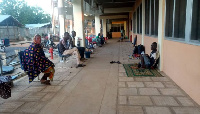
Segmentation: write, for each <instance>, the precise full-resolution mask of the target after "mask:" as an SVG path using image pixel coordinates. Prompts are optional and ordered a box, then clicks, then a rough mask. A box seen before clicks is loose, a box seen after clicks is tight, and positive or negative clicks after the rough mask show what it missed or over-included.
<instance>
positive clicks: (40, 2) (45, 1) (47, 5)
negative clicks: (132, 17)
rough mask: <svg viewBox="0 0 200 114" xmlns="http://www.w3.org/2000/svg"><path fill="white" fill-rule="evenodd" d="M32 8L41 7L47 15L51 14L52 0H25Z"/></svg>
mask: <svg viewBox="0 0 200 114" xmlns="http://www.w3.org/2000/svg"><path fill="white" fill-rule="evenodd" d="M25 1H26V2H27V4H28V5H30V6H39V7H41V8H42V9H43V10H44V11H45V12H46V13H51V0H25Z"/></svg>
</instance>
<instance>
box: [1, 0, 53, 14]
mask: <svg viewBox="0 0 200 114" xmlns="http://www.w3.org/2000/svg"><path fill="white" fill-rule="evenodd" d="M1 1H2V0H0V2H1ZM25 1H26V2H27V4H28V5H30V6H38V7H41V8H42V9H43V10H44V11H45V12H46V13H49V14H51V0H25Z"/></svg>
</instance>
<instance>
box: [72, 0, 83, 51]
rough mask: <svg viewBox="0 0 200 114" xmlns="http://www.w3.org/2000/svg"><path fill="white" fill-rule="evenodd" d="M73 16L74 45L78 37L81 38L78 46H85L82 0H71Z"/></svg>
mask: <svg viewBox="0 0 200 114" xmlns="http://www.w3.org/2000/svg"><path fill="white" fill-rule="evenodd" d="M73 16H74V31H75V32H76V38H75V45H76V46H77V41H78V38H79V39H81V40H80V42H81V43H80V46H81V47H85V33H84V15H83V0H73Z"/></svg>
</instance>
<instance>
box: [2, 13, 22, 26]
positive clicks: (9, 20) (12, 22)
mask: <svg viewBox="0 0 200 114" xmlns="http://www.w3.org/2000/svg"><path fill="white" fill-rule="evenodd" d="M0 26H22V24H21V23H20V22H19V21H18V20H17V19H15V18H14V17H13V16H11V15H0Z"/></svg>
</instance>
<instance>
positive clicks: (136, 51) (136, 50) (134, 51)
mask: <svg viewBox="0 0 200 114" xmlns="http://www.w3.org/2000/svg"><path fill="white" fill-rule="evenodd" d="M133 54H138V47H137V46H135V47H134V49H133Z"/></svg>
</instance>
